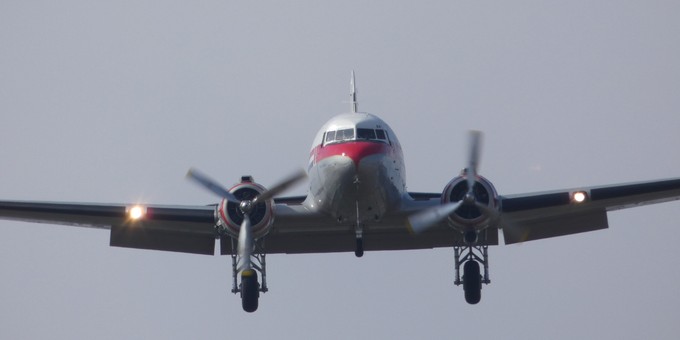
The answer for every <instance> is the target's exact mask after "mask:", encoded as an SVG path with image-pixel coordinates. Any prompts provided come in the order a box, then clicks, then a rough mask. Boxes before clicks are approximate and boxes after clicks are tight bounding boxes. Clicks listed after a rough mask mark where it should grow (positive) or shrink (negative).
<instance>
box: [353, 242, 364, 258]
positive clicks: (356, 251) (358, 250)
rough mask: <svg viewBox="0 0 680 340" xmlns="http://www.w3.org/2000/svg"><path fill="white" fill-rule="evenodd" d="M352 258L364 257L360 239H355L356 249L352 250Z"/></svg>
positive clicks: (362, 243)
mask: <svg viewBox="0 0 680 340" xmlns="http://www.w3.org/2000/svg"><path fill="white" fill-rule="evenodd" d="M354 256H356V257H362V256H364V239H363V238H361V237H357V247H356V249H354Z"/></svg>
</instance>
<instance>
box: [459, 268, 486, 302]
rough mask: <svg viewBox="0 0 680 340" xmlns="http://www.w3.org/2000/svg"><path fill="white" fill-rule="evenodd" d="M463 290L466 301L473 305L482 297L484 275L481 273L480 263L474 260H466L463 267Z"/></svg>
mask: <svg viewBox="0 0 680 340" xmlns="http://www.w3.org/2000/svg"><path fill="white" fill-rule="evenodd" d="M463 290H464V291H465V301H467V303H469V304H471V305H475V304H477V303H479V301H480V300H481V299H482V276H481V275H480V273H479V263H478V262H477V261H474V260H469V261H467V262H465V266H464V267H463Z"/></svg>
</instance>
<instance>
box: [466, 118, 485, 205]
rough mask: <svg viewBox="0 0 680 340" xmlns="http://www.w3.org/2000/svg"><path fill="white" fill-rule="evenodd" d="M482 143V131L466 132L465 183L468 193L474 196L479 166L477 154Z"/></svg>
mask: <svg viewBox="0 0 680 340" xmlns="http://www.w3.org/2000/svg"><path fill="white" fill-rule="evenodd" d="M481 144H482V132H481V131H475V130H471V131H470V132H469V133H468V147H469V148H470V149H469V152H468V166H467V168H466V170H467V184H468V195H471V198H474V192H473V188H474V185H475V182H476V180H477V170H478V168H479V154H480V148H481Z"/></svg>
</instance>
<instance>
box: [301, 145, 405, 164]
mask: <svg viewBox="0 0 680 340" xmlns="http://www.w3.org/2000/svg"><path fill="white" fill-rule="evenodd" d="M391 150H392V147H391V146H390V145H388V144H385V143H380V142H364V141H360V142H345V143H338V144H328V145H324V146H321V145H319V146H317V147H315V148H314V150H313V151H312V152H313V153H314V163H315V164H316V163H318V162H320V161H322V160H324V159H326V158H328V157H332V156H345V157H349V158H351V159H352V161H354V164H355V165H357V166H358V165H359V162H360V161H361V160H362V159H363V158H364V157H368V156H371V155H376V154H385V155H386V154H388V153H390V152H391Z"/></svg>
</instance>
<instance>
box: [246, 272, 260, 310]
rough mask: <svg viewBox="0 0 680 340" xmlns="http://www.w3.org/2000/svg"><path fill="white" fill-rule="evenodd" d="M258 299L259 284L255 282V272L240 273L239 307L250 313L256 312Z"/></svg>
mask: <svg viewBox="0 0 680 340" xmlns="http://www.w3.org/2000/svg"><path fill="white" fill-rule="evenodd" d="M259 297H260V284H259V283H258V282H257V272H256V271H254V270H252V269H249V270H244V271H243V272H242V273H241V305H242V306H243V310H244V311H246V312H248V313H252V312H254V311H256V310H257V306H258V299H259Z"/></svg>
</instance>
